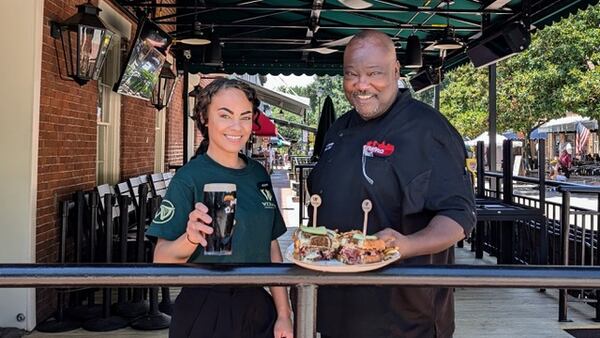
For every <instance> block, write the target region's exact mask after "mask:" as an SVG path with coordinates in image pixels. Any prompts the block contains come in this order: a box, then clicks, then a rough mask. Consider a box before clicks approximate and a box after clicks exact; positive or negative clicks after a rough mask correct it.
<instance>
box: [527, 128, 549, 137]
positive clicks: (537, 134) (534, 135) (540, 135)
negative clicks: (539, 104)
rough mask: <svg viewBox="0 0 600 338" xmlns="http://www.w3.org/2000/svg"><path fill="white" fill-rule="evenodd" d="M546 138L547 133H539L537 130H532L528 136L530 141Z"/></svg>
mask: <svg viewBox="0 0 600 338" xmlns="http://www.w3.org/2000/svg"><path fill="white" fill-rule="evenodd" d="M547 137H548V133H544V132H541V131H540V129H539V128H536V129H534V130H533V131H532V132H531V134H530V135H529V139H530V140H540V139H544V140H545V139H546V138H547Z"/></svg>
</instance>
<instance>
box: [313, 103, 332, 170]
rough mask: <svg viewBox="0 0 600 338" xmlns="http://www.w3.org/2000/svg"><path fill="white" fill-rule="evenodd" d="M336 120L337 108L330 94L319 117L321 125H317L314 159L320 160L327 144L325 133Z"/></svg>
mask: <svg viewBox="0 0 600 338" xmlns="http://www.w3.org/2000/svg"><path fill="white" fill-rule="evenodd" d="M334 121H335V108H334V107H333V100H332V99H331V97H330V96H329V95H327V97H326V98H325V102H324V103H323V109H321V117H319V126H318V127H317V134H316V135H315V144H314V147H313V156H312V160H313V161H317V160H319V155H321V150H322V149H323V146H324V145H325V144H324V143H325V134H326V133H327V130H329V127H331V125H332V124H333V122H334Z"/></svg>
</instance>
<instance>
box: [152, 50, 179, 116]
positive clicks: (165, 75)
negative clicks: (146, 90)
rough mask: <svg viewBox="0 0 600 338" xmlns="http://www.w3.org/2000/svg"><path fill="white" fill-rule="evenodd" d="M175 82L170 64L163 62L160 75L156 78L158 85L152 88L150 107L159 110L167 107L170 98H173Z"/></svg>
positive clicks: (175, 78)
mask: <svg viewBox="0 0 600 338" xmlns="http://www.w3.org/2000/svg"><path fill="white" fill-rule="evenodd" d="M176 81H177V76H176V75H175V73H173V70H171V63H170V62H169V61H165V63H164V64H163V66H162V69H161V70H160V75H159V76H158V83H157V84H156V87H154V90H153V91H152V97H151V99H150V101H151V102H152V105H153V106H154V107H156V109H158V110H161V109H163V108H164V107H166V106H168V105H169V101H171V97H172V96H173V90H174V89H175V82H176Z"/></svg>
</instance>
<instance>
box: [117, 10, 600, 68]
mask: <svg viewBox="0 0 600 338" xmlns="http://www.w3.org/2000/svg"><path fill="white" fill-rule="evenodd" d="M114 1H116V2H117V3H118V4H119V5H120V6H122V7H123V8H125V9H126V10H127V11H129V12H130V13H150V17H153V18H154V19H153V20H154V21H155V22H157V23H161V24H163V25H164V26H163V27H166V29H167V30H168V31H169V33H170V34H171V35H173V36H174V37H175V38H176V39H182V38H186V37H190V36H193V35H194V26H196V27H197V28H200V32H201V34H202V36H203V37H207V38H210V39H212V40H213V43H212V44H211V45H212V46H215V45H217V44H219V43H217V39H218V41H220V44H221V45H222V61H223V64H222V67H223V68H224V71H225V72H227V73H241V74H243V73H250V74H256V73H258V74H297V75H299V74H316V75H324V74H330V75H334V74H341V69H342V68H341V67H342V54H343V49H344V44H343V43H341V42H344V40H341V39H344V38H347V37H348V36H351V35H353V34H355V33H357V32H358V31H360V30H361V29H367V28H370V29H376V30H380V31H383V32H385V33H387V34H388V35H390V36H391V37H392V39H394V41H395V42H396V47H397V51H398V58H399V59H400V60H401V61H402V59H403V58H404V56H405V48H406V40H407V38H408V37H409V36H410V35H413V34H414V35H417V36H418V37H419V38H420V39H421V42H422V46H423V48H424V62H425V63H426V64H432V65H439V64H440V63H441V61H440V56H439V53H438V52H437V51H435V50H430V49H428V48H427V47H429V46H430V45H431V44H433V43H434V42H435V41H436V40H438V39H440V38H441V37H442V35H443V34H444V32H445V30H446V28H447V27H450V28H451V31H452V32H453V33H454V34H455V36H456V37H457V38H459V39H460V40H461V41H462V42H463V43H464V44H465V45H466V46H472V45H476V44H477V43H478V41H479V39H480V38H481V32H482V27H485V29H486V30H497V29H501V28H502V27H503V26H505V25H506V24H507V23H509V22H513V21H516V20H524V21H525V22H528V23H529V24H530V27H531V28H532V29H539V28H542V27H544V26H545V25H549V24H551V23H552V22H555V21H558V20H560V19H561V18H563V17H565V16H567V15H569V14H571V13H574V12H576V11H577V10H579V9H584V8H586V7H587V6H589V5H592V4H597V3H598V0H529V1H528V2H525V1H522V0H455V1H451V5H450V6H449V7H448V8H447V7H446V2H445V1H442V0H365V1H367V2H370V3H372V6H371V7H369V8H367V9H352V8H349V7H347V6H345V5H343V4H342V3H340V2H339V1H337V0H326V1H322V0H314V1H301V0H262V1H253V0H241V1H240V0H221V1H210V0H206V1H197V0H176V2H175V4H168V3H163V4H161V3H158V2H154V1H141V0H114ZM525 3H529V9H527V8H524V4H525ZM195 23H196V24H195ZM311 40H312V41H311ZM311 42H312V45H311ZM211 45H209V46H207V47H201V46H188V45H183V44H175V45H174V46H173V50H175V51H176V52H177V56H178V57H177V59H178V62H181V60H183V50H186V49H187V50H190V52H191V59H190V68H189V70H190V72H192V73H196V72H203V73H211V72H214V71H215V69H217V68H220V65H218V63H214V62H211V61H215V60H212V59H211V57H210V55H211V51H212V50H211V47H210V46H211ZM311 47H312V48H318V47H327V48H329V49H330V50H332V51H333V52H332V53H331V54H320V53H317V52H315V51H314V49H312V51H308V50H306V48H311ZM215 55H216V54H215ZM464 62H468V58H467V57H466V54H465V53H464V48H463V49H461V50H457V51H455V52H453V53H449V54H448V56H447V58H446V60H445V62H444V63H443V67H444V68H446V69H448V68H452V67H455V66H457V65H459V64H462V63H464ZM207 64H210V65H207ZM403 71H404V72H406V71H407V70H403Z"/></svg>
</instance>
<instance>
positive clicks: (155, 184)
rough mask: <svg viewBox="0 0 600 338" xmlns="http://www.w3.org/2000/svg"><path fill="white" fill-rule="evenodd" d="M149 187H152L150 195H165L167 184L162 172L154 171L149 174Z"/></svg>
mask: <svg viewBox="0 0 600 338" xmlns="http://www.w3.org/2000/svg"><path fill="white" fill-rule="evenodd" d="M149 182H150V189H152V196H153V197H156V196H160V197H165V195H166V194H167V186H166V184H165V179H164V177H163V174H162V173H155V174H152V175H150V180H149Z"/></svg>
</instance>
